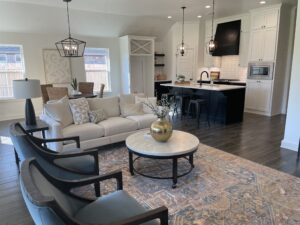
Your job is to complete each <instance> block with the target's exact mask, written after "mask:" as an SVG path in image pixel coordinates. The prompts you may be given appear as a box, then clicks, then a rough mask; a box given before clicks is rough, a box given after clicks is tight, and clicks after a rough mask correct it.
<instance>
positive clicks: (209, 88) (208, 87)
mask: <svg viewBox="0 0 300 225" xmlns="http://www.w3.org/2000/svg"><path fill="white" fill-rule="evenodd" d="M161 86H165V87H177V88H190V89H198V90H207V91H229V90H236V89H245V88H246V87H245V86H238V85H226V84H213V85H211V84H202V85H201V86H200V85H199V84H190V85H180V84H161Z"/></svg>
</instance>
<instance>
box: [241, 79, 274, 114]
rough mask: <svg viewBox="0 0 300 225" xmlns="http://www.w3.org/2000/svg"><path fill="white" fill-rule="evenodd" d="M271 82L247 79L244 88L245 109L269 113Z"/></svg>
mask: <svg viewBox="0 0 300 225" xmlns="http://www.w3.org/2000/svg"><path fill="white" fill-rule="evenodd" d="M272 86H273V82H272V81H271V80H248V81H247V89H246V111H247V110H248V111H256V112H260V113H262V114H265V115H269V114H270V111H271V100H272V98H271V96H272Z"/></svg>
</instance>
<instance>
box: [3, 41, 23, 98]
mask: <svg viewBox="0 0 300 225" xmlns="http://www.w3.org/2000/svg"><path fill="white" fill-rule="evenodd" d="M24 73H25V66H24V56H23V49H22V46H20V45H0V98H11V97H13V90H12V81H13V80H19V79H23V78H24Z"/></svg>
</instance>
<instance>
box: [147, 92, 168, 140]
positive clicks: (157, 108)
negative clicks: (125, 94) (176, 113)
mask: <svg viewBox="0 0 300 225" xmlns="http://www.w3.org/2000/svg"><path fill="white" fill-rule="evenodd" d="M173 102H174V101H173V98H171V99H170V100H168V96H162V98H161V100H160V101H158V102H157V104H156V105H153V104H152V103H150V102H143V104H144V105H146V106H147V107H149V108H150V109H151V111H152V112H153V114H154V115H156V116H157V118H158V119H157V121H155V122H153V123H152V124H151V127H150V133H151V136H152V137H153V138H154V139H155V140H156V141H159V142H166V141H168V140H169V138H170V137H171V136H172V132H173V127H172V124H171V123H170V122H169V121H168V119H167V116H168V115H169V112H170V110H171V108H172V107H173Z"/></svg>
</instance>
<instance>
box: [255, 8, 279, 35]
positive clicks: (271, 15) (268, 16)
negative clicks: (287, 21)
mask: <svg viewBox="0 0 300 225" xmlns="http://www.w3.org/2000/svg"><path fill="white" fill-rule="evenodd" d="M278 17H279V9H277V8H276V9H266V10H260V11H259V12H255V13H252V16H251V18H252V19H251V24H252V25H251V29H252V30H260V29H267V28H273V27H277V25H278Z"/></svg>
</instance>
